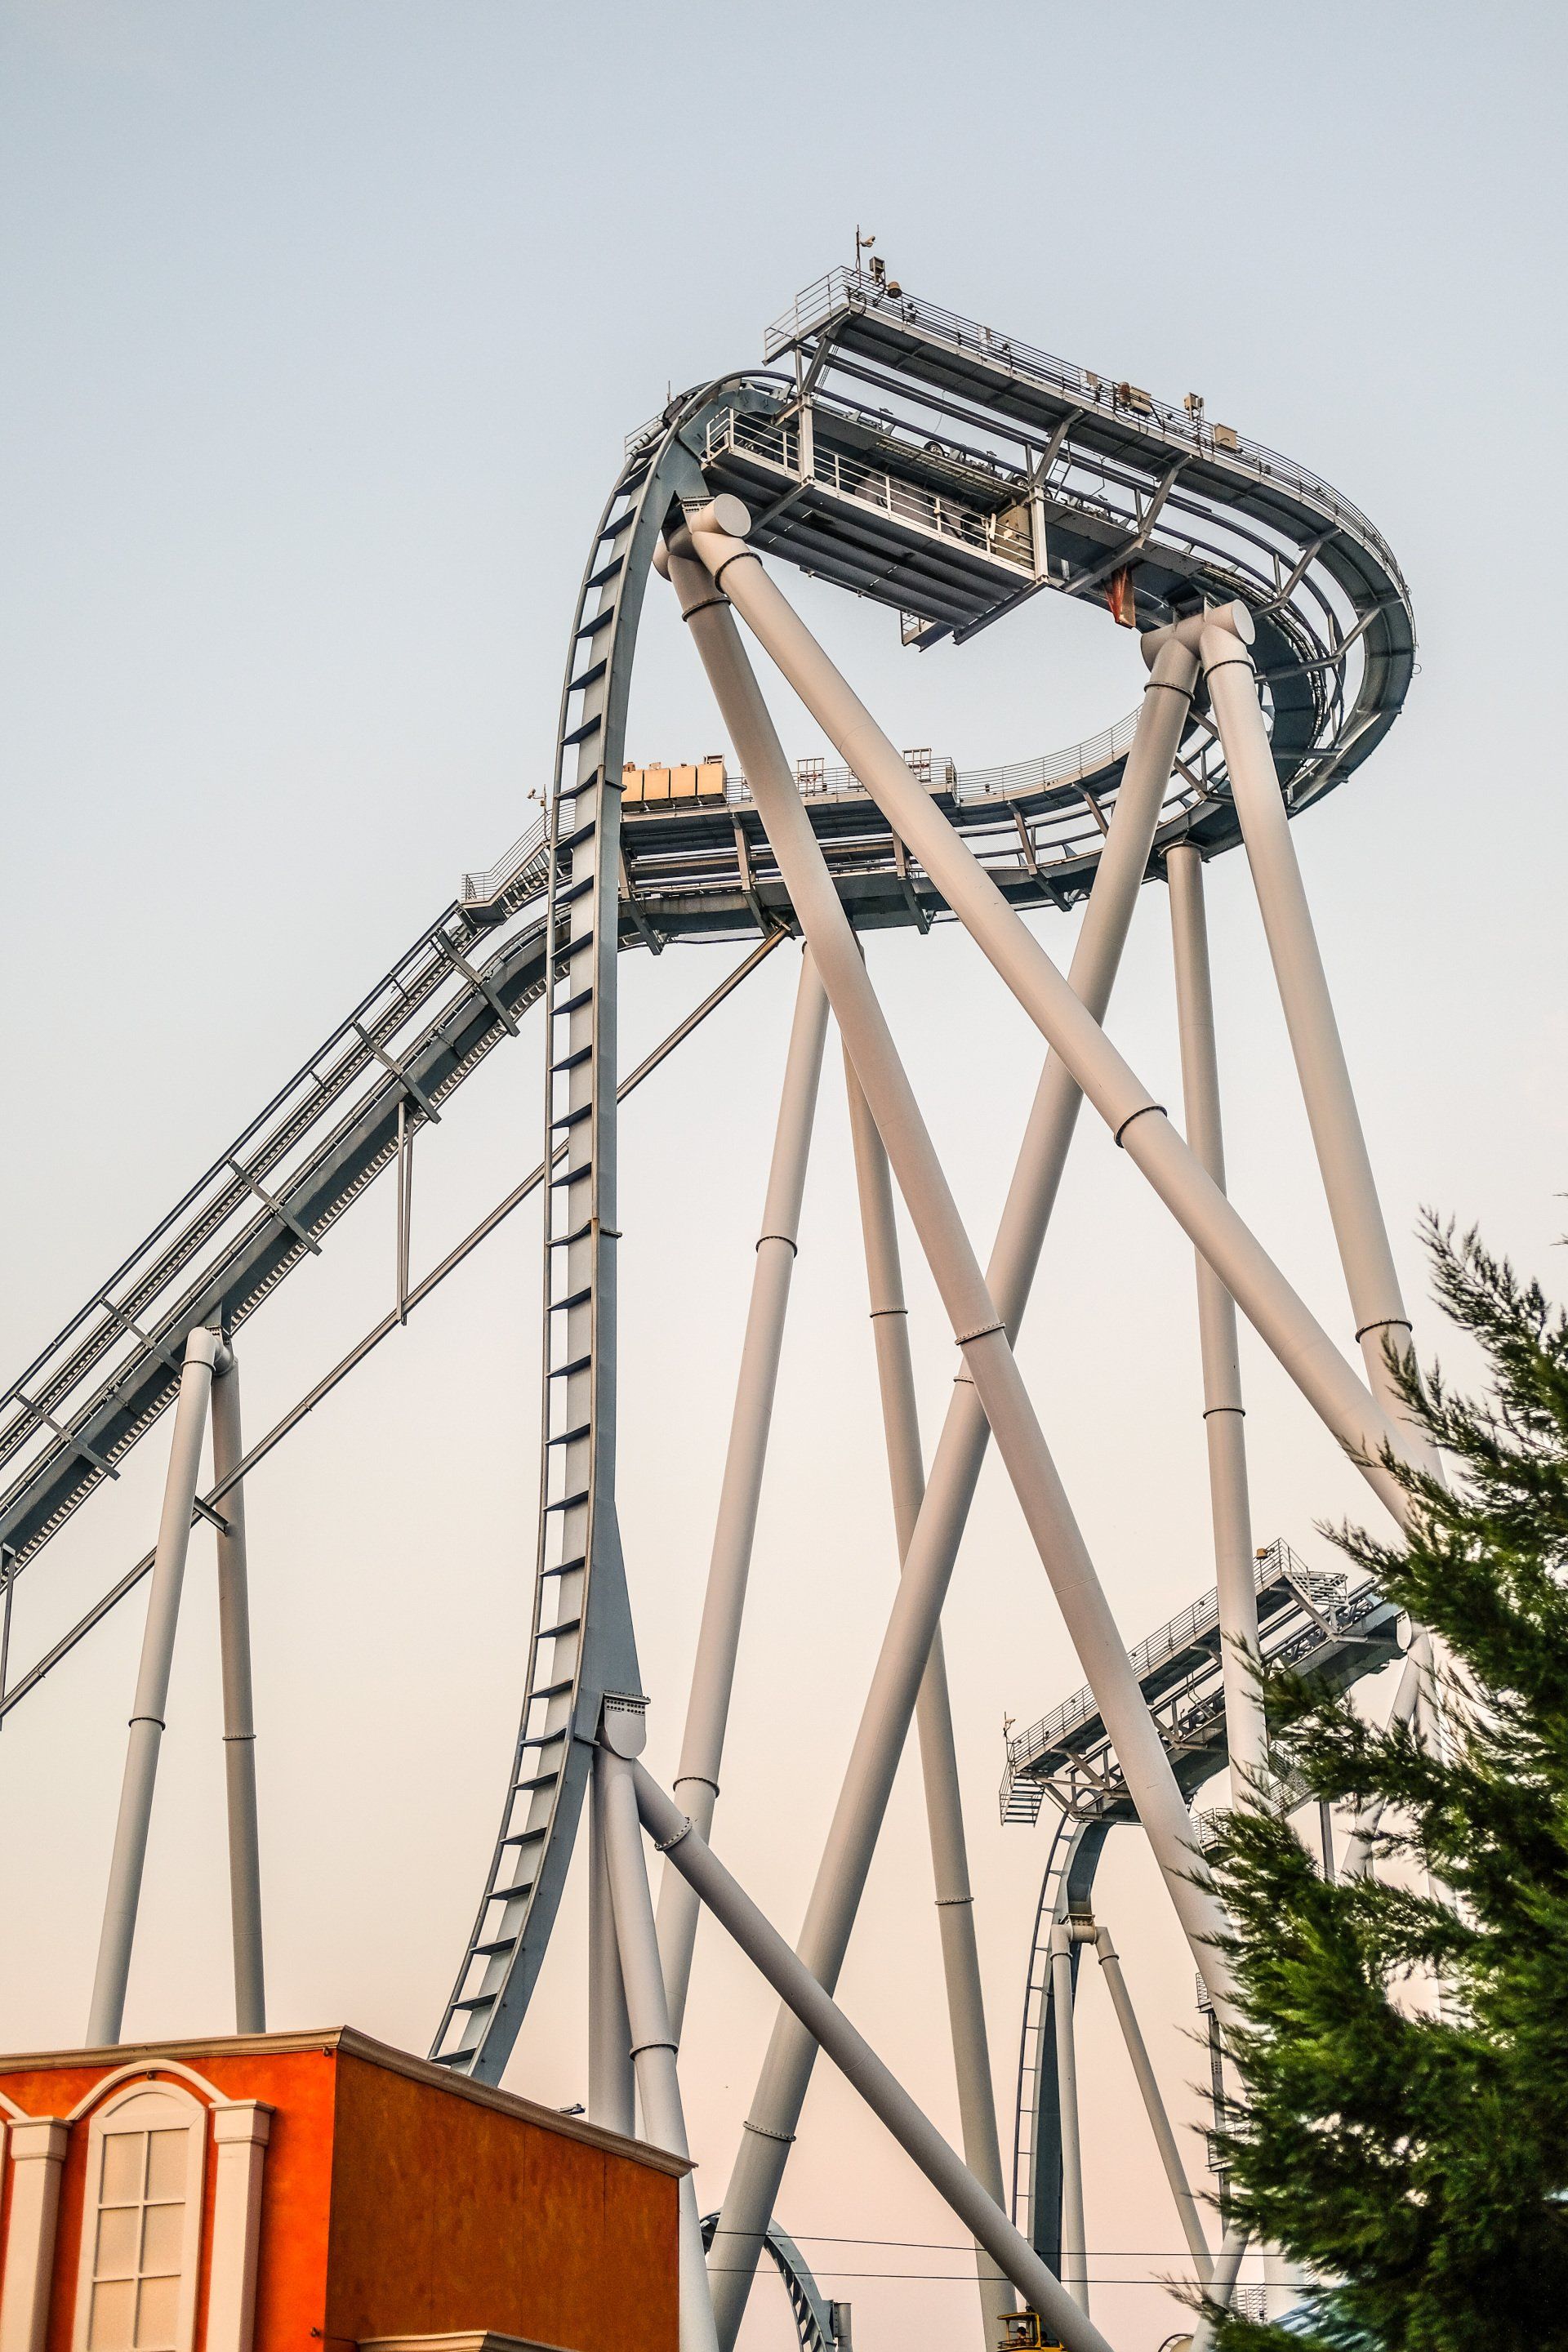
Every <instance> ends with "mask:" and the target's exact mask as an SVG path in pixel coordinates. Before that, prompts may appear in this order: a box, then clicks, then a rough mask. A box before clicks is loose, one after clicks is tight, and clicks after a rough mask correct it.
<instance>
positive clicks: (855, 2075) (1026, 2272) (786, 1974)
mask: <svg viewBox="0 0 1568 2352" xmlns="http://www.w3.org/2000/svg"><path fill="white" fill-rule="evenodd" d="M632 1772H633V1785H634V1786H635V1788H636V1790H637V1811H638V1812H639V1813H640V1815H641V1817H642V1822H643V1827H644V1828H645V1829H646V1830H647V1832H648V1834H649V1836H650V1837H652V1838H653V1839H654V1840H655V1841H656V1842H657V1843H658V1845H659V1847H660V1848H661V1850H662V1851H663V1853H665V1855H666V1856H667V1857H668V1860H669V1861H670V1862H672V1863H673V1864H674V1866H675V1868H676V1869H677V1870H679V1872H680V1873H681V1874H682V1875H683V1876H686V1877H688V1878H689V1879H690V1881H691V1884H692V1885H694V1886H695V1887H696V1889H697V1892H698V1894H699V1895H700V1897H701V1899H702V1901H703V1902H704V1903H705V1904H706V1905H707V1906H708V1907H709V1909H710V1911H711V1912H712V1913H713V1916H714V1917H715V1918H717V1919H719V1920H721V1922H722V1924H723V1925H724V1927H727V1928H728V1929H729V1931H730V1934H731V1936H732V1937H734V1939H735V1941H736V1943H737V1944H739V1946H740V1948H741V1949H742V1951H743V1952H744V1953H745V1954H746V1955H747V1957H748V1958H750V1959H751V1960H752V1961H753V1962H754V1963H755V1965H756V1966H757V1968H758V1969H760V1970H761V1972H762V1974H763V1976H764V1977H765V1978H766V1979H767V1980H768V1982H769V1983H770V1984H771V1985H772V1986H773V1990H774V1991H775V1992H776V1993H777V1994H778V1995H779V1997H780V1999H781V2000H784V2002H785V2003H786V2004H787V2005H788V2007H789V2008H790V2009H791V2011H793V2012H794V2014H795V2016H796V2017H797V2018H798V2019H799V2020H800V2021H801V2024H802V2027H803V2029H804V2030H805V2032H806V2033H807V2034H808V2035H809V2036H810V2038H811V2040H812V2042H814V2043H815V2044H816V2046H817V2047H819V2048H821V2049H823V2050H825V2051H826V2053H827V2055H828V2056H829V2057H830V2058H831V2059H832V2060H833V2063H834V2064H835V2065H836V2066H837V2067H838V2068H839V2069H840V2071H841V2072H842V2073H843V2074H845V2075H846V2076H847V2079H848V2081H849V2082H850V2083H851V2084H853V2086H854V2087H855V2089H856V2090H857V2091H858V2092H859V2094H860V2095H861V2097H862V2098H863V2099H864V2100H865V2102H866V2104H867V2105H868V2107H869V2108H870V2109H871V2111H872V2113H873V2114H874V2115H876V2116H879V2117H880V2119H881V2121H882V2122H883V2123H884V2124H886V2126H888V2129H889V2131H890V2132H891V2133H892V2135H893V2137H894V2138H895V2139H896V2140H897V2141H898V2142H899V2145H900V2147H902V2148H903V2149H904V2151H905V2153H906V2154H907V2155H908V2156H909V2157H910V2158H912V2159H913V2161H914V2163H915V2164H916V2165H918V2166H919V2168H920V2169H921V2172H923V2173H924V2175H925V2177H926V2179H928V2180H929V2181H930V2182H931V2186H932V2188H933V2189H935V2190H936V2191H937V2193H938V2195H939V2196H940V2197H942V2199H943V2200H945V2202H946V2203H947V2205H948V2206H949V2207H950V2208H951V2210H952V2212H953V2213H955V2214H956V2215H957V2217H958V2219H959V2220H960V2221H962V2222H963V2226H964V2227H965V2228H966V2229H967V2230H969V2231H971V2232H972V2233H973V2236H974V2237H976V2238H977V2239H979V2241H980V2242H981V2243H982V2244H983V2245H984V2247H985V2248H986V2249H987V2251H988V2252H990V2253H991V2254H993V2255H994V2258H995V2261H996V2263H997V2266H998V2267H999V2268H1000V2269H1001V2270H1002V2272H1003V2273H1005V2276H1006V2277H1007V2278H1008V2279H1010V2280H1011V2282H1012V2284H1013V2285H1014V2286H1015V2287H1016V2289H1017V2291H1018V2293H1019V2294H1020V2295H1022V2296H1023V2298H1024V2301H1025V2302H1026V2304H1027V2305H1029V2306H1030V2308H1031V2309H1033V2310H1035V2311H1037V2312H1038V2313H1039V2314H1040V2315H1041V2316H1042V2318H1043V2319H1044V2320H1045V2322H1046V2323H1047V2326H1049V2327H1050V2329H1051V2331H1052V2333H1053V2336H1056V2337H1057V2338H1058V2339H1059V2341H1060V2342H1061V2343H1062V2344H1063V2345H1065V2346H1066V2347H1067V2352H1109V2347H1108V2346H1107V2344H1106V2341H1105V2338H1104V2337H1103V2336H1101V2335H1100V2332H1099V2330H1098V2328H1096V2327H1094V2326H1092V2325H1091V2324H1090V2322H1089V2319H1088V2317H1087V2316H1086V2315H1085V2314H1084V2313H1082V2312H1081V2311H1079V2307H1078V2305H1076V2304H1075V2303H1074V2302H1073V2300H1072V2298H1071V2296H1070V2295H1068V2294H1067V2293H1066V2291H1065V2289H1064V2288H1063V2286H1062V2284H1061V2282H1060V2281H1059V2280H1058V2278H1057V2277H1056V2276H1055V2275H1054V2274H1053V2273H1052V2272H1050V2271H1048V2270H1047V2267H1046V2265H1045V2263H1043V2262H1042V2261H1041V2260H1040V2257H1039V2256H1038V2254H1037V2253H1036V2252H1035V2250H1034V2248H1033V2247H1032V2246H1031V2245H1030V2244H1029V2243H1028V2242H1027V2240H1026V2238H1024V2237H1022V2236H1021V2235H1020V2234H1019V2232H1018V2231H1016V2229H1015V2228H1014V2226H1013V2224H1012V2222H1011V2221H1009V2220H1008V2219H1007V2216H1006V2215H1005V2213H1004V2212H1003V2210H1002V2209H1001V2207H1000V2206H999V2205H997V2204H996V2203H995V2202H994V2200H993V2199H991V2198H990V2197H988V2196H987V2195H986V2193H985V2191H984V2189H982V2187H981V2186H980V2183H979V2182H978V2181H977V2180H976V2179H975V2178H974V2175H973V2173H972V2172H971V2171H970V2170H969V2168H968V2167H967V2165H965V2164H963V2162H962V2161H961V2160H960V2158H958V2157H957V2156H956V2155H955V2154H954V2152H953V2150H952V2148H951V2147H949V2146H948V2144H947V2142H946V2140H944V2139H943V2137H942V2134H941V2133H940V2132H939V2131H938V2130H937V2129H936V2127H935V2126H934V2125H933V2124H932V2123H931V2121H930V2120H929V2119H928V2118H927V2117H926V2116H924V2115H922V2114H921V2110H920V2108H919V2107H918V2106H916V2105H915V2103H914V2101H913V2100H912V2099H911V2098H910V2095H909V2093H908V2092H907V2091H906V2090H905V2089H904V2087H903V2085H902V2084H900V2083H899V2082H898V2081H897V2080H896V2078H895V2077H894V2075H893V2074H891V2073H890V2072H889V2069H888V2067H887V2066H885V2065H884V2064H883V2063H882V2061H881V2059H879V2057H878V2056H877V2054H876V2053H875V2051H874V2050H872V2049H871V2047H870V2045H869V2044H868V2042H866V2040H865V2039H864V2037H863V2036H862V2035H861V2034H860V2033H858V2032H857V2031H856V2029H855V2027H854V2026H853V2025H851V2023H850V2022H849V2020H848V2019H847V2017H846V2016H845V2014H844V2012H843V2011H842V2010H841V2009H839V2008H838V2007H837V2004H836V2003H835V2002H834V2001H833V2000H832V1999H831V1998H830V1997H829V1995H828V1994H827V1993H826V1992H825V1991H824V1990H823V1988H822V1986H821V1985H820V1984H819V1983H818V1982H817V1980H816V1978H815V1977H814V1976H813V1975H812V1973H811V1971H810V1969H807V1968H806V1967H805V1965H804V1964H803V1963H802V1961H801V1960H800V1958H798V1957H797V1955H796V1954H795V1953H794V1952H792V1951H791V1949H790V1948H789V1946H788V1945H787V1944H786V1943H785V1941H784V1937H782V1936H781V1935H780V1934H779V1932H778V1930H777V1928H776V1927H772V1926H771V1925H770V1924H769V1922H768V1921H767V1920H766V1919H765V1918H764V1917H763V1914H762V1912H761V1911H759V1910H758V1908H757V1906H756V1905H755V1904H754V1903H753V1902H752V1899H751V1897H750V1896H749V1895H747V1894H746V1892H745V1890H744V1889H743V1888H742V1886H740V1885H738V1884H737V1882H736V1881H735V1880H734V1879H733V1878H732V1877H731V1874H730V1873H729V1872H728V1871H727V1870H726V1869H725V1867H724V1865H723V1864H722V1863H721V1861H720V1860H719V1858H718V1856H717V1854H715V1853H713V1851H712V1849H711V1847H710V1846H709V1845H708V1843H707V1842H706V1841H705V1840H704V1839H703V1838H702V1837H701V1836H700V1834H699V1833H698V1832H697V1831H696V1830H694V1829H693V1828H692V1826H691V1823H690V1822H689V1820H687V1818H686V1816H685V1815H684V1814H683V1813H682V1812H681V1811H680V1809H679V1806H678V1805H676V1804H675V1803H674V1802H673V1801H672V1800H671V1799H670V1798H669V1797H668V1796H666V1794H665V1792H664V1790H662V1789H661V1788H659V1786H658V1783H657V1781H655V1780H652V1779H651V1778H650V1777H649V1775H648V1773H647V1771H646V1770H645V1769H643V1767H642V1766H641V1765H640V1764H636V1765H634V1766H633V1768H632ZM720 2226H721V2228H722V2223H721V2225H720ZM718 2242H719V2243H720V2244H722V2242H723V2241H722V2238H720V2239H719V2241H718Z"/></svg>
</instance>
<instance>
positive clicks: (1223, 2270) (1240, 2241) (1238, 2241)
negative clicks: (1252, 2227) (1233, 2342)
mask: <svg viewBox="0 0 1568 2352" xmlns="http://www.w3.org/2000/svg"><path fill="white" fill-rule="evenodd" d="M1246 2256H1247V2231H1245V2230H1244V2229H1242V2228H1241V2226H1240V2225H1239V2223H1237V2222H1235V2221H1233V2222H1232V2223H1231V2225H1230V2227H1229V2228H1228V2229H1227V2230H1226V2233H1225V2242H1224V2243H1223V2244H1222V2246H1221V2247H1220V2250H1219V2252H1218V2253H1217V2254H1216V2255H1215V2264H1214V2273H1213V2275H1212V2276H1211V2278H1210V2279H1209V2282H1208V2284H1207V2286H1206V2288H1205V2308H1204V2310H1203V2311H1202V2312H1201V2313H1200V2314H1199V2315H1198V2324H1197V2326H1195V2327H1194V2330H1193V2342H1192V2352H1210V2347H1211V2346H1212V2345H1213V2343H1214V2336H1215V2321H1214V2314H1215V2312H1216V2311H1228V2310H1229V2309H1230V2306H1231V2304H1232V2302H1233V2301H1234V2300H1235V2296H1236V2280H1237V2272H1238V2271H1239V2270H1240V2268H1241V2265H1242V2263H1243V2262H1244V2261H1245V2259H1246Z"/></svg>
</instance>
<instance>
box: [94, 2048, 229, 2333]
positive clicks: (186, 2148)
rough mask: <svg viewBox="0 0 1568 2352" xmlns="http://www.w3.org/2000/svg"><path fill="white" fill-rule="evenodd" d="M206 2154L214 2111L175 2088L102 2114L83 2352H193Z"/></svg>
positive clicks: (150, 2091) (111, 2106) (110, 2105)
mask: <svg viewBox="0 0 1568 2352" xmlns="http://www.w3.org/2000/svg"><path fill="white" fill-rule="evenodd" d="M205 2152H206V2110H205V2107H203V2106H202V2105H200V2104H199V2103H198V2102H197V2101H196V2100H195V2099H193V2098H192V2097H191V2095H190V2094H189V2093H188V2092H187V2091H183V2090H180V2089H178V2088H177V2087H176V2086H175V2085H174V2084H170V2083H146V2082H143V2083H132V2084H127V2085H126V2087H125V2089H124V2090H123V2091H121V2093H120V2094H119V2095H118V2096H117V2097H115V2098H112V2099H109V2100H106V2101H105V2103H104V2105H102V2106H101V2107H100V2108H99V2110H98V2112H97V2113H96V2114H95V2115H94V2116H93V2118H92V2123H91V2126H89V2135H88V2148H87V2194H86V2210H84V2212H83V2214H82V2233H81V2268H80V2271H79V2273H78V2281H77V2305H76V2331H75V2343H74V2347H73V2352H190V2347H191V2339H192V2336H193V2335H194V2333H195V2315H196V2272H197V2268H198V2265H199V2261H200V2254H201V2223H202V2168H203V2163H204V2159H205Z"/></svg>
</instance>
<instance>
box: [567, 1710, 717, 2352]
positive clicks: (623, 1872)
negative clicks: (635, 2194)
mask: <svg viewBox="0 0 1568 2352" xmlns="http://www.w3.org/2000/svg"><path fill="white" fill-rule="evenodd" d="M605 1715H606V1721H605V1732H604V1734H603V1735H602V1737H601V1744H600V1746H599V1747H598V1748H597V1749H596V1750H595V1758H594V1763H595V1773H596V1775H597V1776H598V1778H599V1780H600V1781H601V1782H602V1786H603V1790H604V1798H603V1805H604V1811H603V1821H604V1833H605V1861H606V1864H607V1867H608V1873H609V1881H610V1895H611V1900H612V1901H613V1903H614V1905H615V1914H616V1942H617V1944H618V1946H619V1948H620V1955H621V1978H622V1981H623V1983H624V1984H625V1986H626V2012H627V2016H628V2018H629V2021H630V2024H631V2051H632V2063H633V2064H634V2066H635V2067H636V2069H637V2102H638V2105H640V2106H641V2108H642V2126H643V2132H644V2135H645V2136H646V2137H647V2138H648V2139H650V2140H652V2142H653V2143H654V2146H655V2147H664V2148H668V2150H669V2151H670V2153H671V2155H673V2156H684V2157H689V2155H690V2153H691V2151H690V2149H689V2147H688V2145H687V2139H686V2117H685V2115H684V2113H683V2111H682V2108H681V2104H680V2081H679V2075H678V2074H677V2072H676V2065H675V2035H674V2033H673V2032H672V2031H671V2029H670V2022H669V2011H668V2006H667V2005H666V2002H665V1998H664V1971H663V1969H661V1968H660V1967H659V1961H658V1937H657V1936H656V1934H655V1932H654V1924H653V1900H652V1897H651V1896H650V1895H649V1893H648V1885H647V1863H646V1860H645V1858H644V1854H643V1842H642V1827H641V1823H640V1822H639V1821H638V1818H637V1790H636V1788H635V1786H634V1785H633V1780H632V1765H631V1760H630V1756H629V1754H626V1753H617V1752H616V1749H614V1748H610V1747H608V1746H607V1745H605V1741H606V1740H608V1739H610V1738H616V1739H618V1740H619V1741H620V1742H621V1744H622V1746H623V1748H626V1749H635V1748H637V1747H638V1746H640V1745H641V1738H642V1722H641V1718H640V1717H635V1718H633V1717H620V1718H619V1720H617V1719H616V1715H615V1714H613V1713H612V1712H611V1710H610V1709H608V1708H606V1711H605ZM717 2341H718V2339H717V2337H716V2336H715V2335H714V2333H713V2305H712V2301H711V2298H710V2294H709V2291H708V2267H707V2263H706V2262H705V2261H704V2259H703V2253H702V2231H701V2225H700V2221H699V2220H698V2214H697V2185H696V2182H695V2181H694V2180H693V2179H692V2176H691V2174H690V2173H689V2172H688V2173H686V2174H684V2175H683V2176H682V2179H681V2183H680V2352H716V2346H717Z"/></svg>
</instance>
